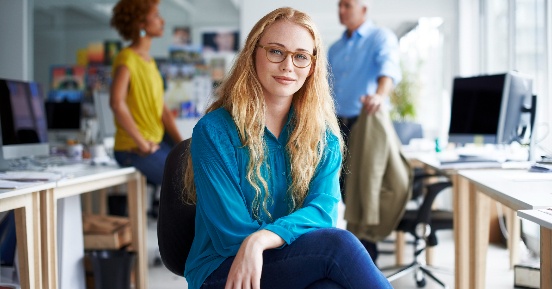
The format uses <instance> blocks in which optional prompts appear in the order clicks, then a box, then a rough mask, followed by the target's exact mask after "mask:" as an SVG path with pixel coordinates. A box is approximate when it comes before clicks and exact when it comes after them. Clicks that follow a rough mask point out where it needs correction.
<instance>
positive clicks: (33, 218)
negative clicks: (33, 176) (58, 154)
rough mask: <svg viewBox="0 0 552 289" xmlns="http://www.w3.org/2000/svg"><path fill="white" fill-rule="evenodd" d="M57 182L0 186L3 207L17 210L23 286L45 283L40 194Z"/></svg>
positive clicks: (29, 287) (25, 288) (27, 288)
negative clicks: (43, 276)
mask: <svg viewBox="0 0 552 289" xmlns="http://www.w3.org/2000/svg"><path fill="white" fill-rule="evenodd" d="M55 185H56V184H55V182H50V183H46V184H40V185H32V186H29V187H25V188H21V189H15V190H0V211H2V212H4V211H8V210H14V214H15V231H16V238H17V252H18V258H19V282H20V284H21V288H22V289H35V288H36V289H40V288H43V287H42V268H41V266H42V262H41V254H40V253H41V251H40V250H41V248H40V233H41V232H40V203H39V195H40V194H41V193H44V192H46V191H48V190H51V189H52V188H53V187H55Z"/></svg>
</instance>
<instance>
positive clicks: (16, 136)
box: [0, 79, 49, 170]
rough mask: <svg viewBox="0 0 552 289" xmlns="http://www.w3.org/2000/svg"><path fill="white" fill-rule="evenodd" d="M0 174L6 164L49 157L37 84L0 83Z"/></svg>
mask: <svg viewBox="0 0 552 289" xmlns="http://www.w3.org/2000/svg"><path fill="white" fill-rule="evenodd" d="M0 127H1V130H0V133H1V142H0V145H1V153H0V170H6V169H9V163H8V160H10V159H16V158H21V157H29V156H47V155H49V145H48V130H47V124H46V115H45V113H44V100H43V94H42V87H41V85H40V84H38V83H37V82H25V81H18V80H8V79H0Z"/></svg>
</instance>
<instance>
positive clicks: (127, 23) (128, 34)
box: [110, 0, 160, 40]
mask: <svg viewBox="0 0 552 289" xmlns="http://www.w3.org/2000/svg"><path fill="white" fill-rule="evenodd" d="M159 1H160V0H139V1H136V0H120V1H119V2H118V3H117V4H116V5H115V7H113V16H112V17H111V22H110V24H111V27H113V28H115V29H117V31H118V32H119V34H120V35H121V37H123V39H125V40H135V39H137V38H138V37H139V33H140V25H139V24H140V23H141V22H143V21H145V20H146V15H147V14H148V12H149V11H150V9H151V7H152V6H153V5H155V4H158V3H159Z"/></svg>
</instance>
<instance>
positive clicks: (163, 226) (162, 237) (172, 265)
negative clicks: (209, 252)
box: [157, 139, 196, 276]
mask: <svg viewBox="0 0 552 289" xmlns="http://www.w3.org/2000/svg"><path fill="white" fill-rule="evenodd" d="M189 147H190V139H187V140H184V141H182V142H180V143H179V144H177V145H176V146H175V147H173V149H172V150H171V152H170V153H169V155H168V156H167V161H166V162H165V170H164V173H163V183H162V184H161V194H160V197H159V216H158V219H157V242H158V244H159V253H160V255H161V260H162V261H163V264H165V267H167V269H169V270H170V271H171V272H173V273H174V274H176V275H179V276H183V275H184V265H185V263H186V258H188V253H189V252H190V248H191V247H192V241H193V240H194V234H195V214H196V207H195V205H188V204H185V203H184V201H183V198H182V192H183V190H184V182H183V177H184V172H185V170H186V165H187V161H188V154H189Z"/></svg>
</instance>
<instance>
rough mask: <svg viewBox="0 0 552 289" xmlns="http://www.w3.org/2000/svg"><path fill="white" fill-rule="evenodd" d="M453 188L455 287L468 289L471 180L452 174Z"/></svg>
mask: <svg viewBox="0 0 552 289" xmlns="http://www.w3.org/2000/svg"><path fill="white" fill-rule="evenodd" d="M451 179H452V183H453V186H452V190H453V223H454V230H453V231H454V232H453V233H454V284H455V285H454V288H456V289H468V288H470V287H469V280H470V275H469V274H470V270H469V269H470V268H469V265H470V260H469V257H470V255H469V254H467V253H468V252H469V251H470V247H469V246H470V243H469V241H470V235H469V234H470V230H469V229H470V228H469V218H468V216H469V214H470V212H469V201H470V199H469V190H468V185H469V182H468V180H466V179H465V178H462V177H460V176H459V175H458V174H454V175H452V176H451Z"/></svg>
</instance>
